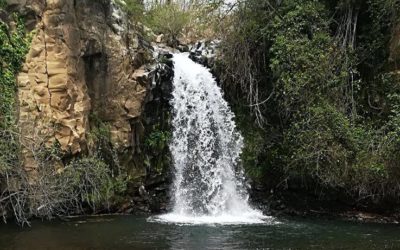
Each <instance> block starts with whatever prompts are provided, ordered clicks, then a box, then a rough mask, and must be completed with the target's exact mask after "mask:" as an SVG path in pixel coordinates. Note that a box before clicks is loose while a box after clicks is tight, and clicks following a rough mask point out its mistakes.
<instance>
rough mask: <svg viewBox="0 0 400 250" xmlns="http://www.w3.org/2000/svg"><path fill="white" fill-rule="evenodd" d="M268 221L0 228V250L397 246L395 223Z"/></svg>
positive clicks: (125, 219) (135, 220)
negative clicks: (236, 223) (224, 224)
mask: <svg viewBox="0 0 400 250" xmlns="http://www.w3.org/2000/svg"><path fill="white" fill-rule="evenodd" d="M281 221H282V223H281V224H273V225H242V226H240V225H236V226H235V225H232V226H228V225H226V226H217V225H214V226H212V225H208V226H205V225H192V226H187V225H171V224H169V225H168V224H159V223H154V222H153V223H152V222H147V220H146V218H145V217H137V216H115V217H97V218H80V219H74V220H71V221H68V222H51V223H50V222H39V221H37V222H34V223H32V228H25V229H20V228H18V227H16V226H14V225H7V226H4V225H1V226H0V249H32V250H36V249H40V250H41V249H61V250H62V249H257V248H258V249H265V248H268V249H360V250H361V249H362V250H364V249H400V238H399V235H400V227H399V226H397V225H377V224H357V223H350V222H340V221H328V220H327V221H324V220H318V221H316V220H302V219H296V220H293V219H290V220H285V219H281Z"/></svg>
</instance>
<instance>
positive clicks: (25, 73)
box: [17, 0, 151, 176]
mask: <svg viewBox="0 0 400 250" xmlns="http://www.w3.org/2000/svg"><path fill="white" fill-rule="evenodd" d="M17 2H18V3H17V4H20V5H23V7H24V8H27V9H29V10H31V12H34V13H35V15H36V18H37V19H36V20H37V23H36V27H35V31H34V32H35V33H34V35H33V39H32V44H31V49H30V51H29V53H28V55H27V57H26V62H25V64H24V66H23V69H22V71H21V73H20V74H19V75H18V77H17V82H18V99H19V103H20V110H19V127H20V130H21V134H22V138H23V139H22V140H23V141H22V145H23V147H24V148H23V152H22V155H23V160H24V167H25V169H26V171H27V172H29V173H31V175H32V176H34V175H35V172H36V169H37V163H36V161H35V155H34V153H33V152H32V147H34V144H35V143H37V142H38V140H43V142H44V143H46V144H47V145H48V146H51V145H52V144H53V143H55V142H56V141H57V142H58V143H59V144H60V146H61V149H62V150H63V151H64V152H68V153H69V154H71V155H74V154H77V153H79V152H82V151H85V150H86V148H87V134H88V133H89V119H90V118H89V117H90V116H89V115H90V114H91V115H93V114H94V115H95V116H96V119H101V120H102V121H105V122H107V123H108V124H109V125H110V127H111V129H110V131H111V140H112V143H113V144H114V147H115V148H117V149H125V148H128V147H133V148H135V146H137V133H136V130H140V122H139V121H138V117H139V116H140V115H141V113H142V110H143V107H144V103H145V99H146V96H147V94H148V89H149V84H150V79H149V77H148V74H149V72H148V70H147V68H146V64H147V63H149V62H150V61H151V56H150V53H149V50H148V48H147V47H146V45H145V44H144V42H143V40H142V39H140V34H139V33H138V32H136V30H137V29H135V27H133V26H132V24H130V23H129V22H128V21H127V18H126V17H125V16H124V13H123V12H122V11H121V10H120V9H119V7H118V6H116V5H115V4H114V3H113V2H112V1H110V0H102V1H97V0H96V1H94V0H41V1H40V0H26V1H17Z"/></svg>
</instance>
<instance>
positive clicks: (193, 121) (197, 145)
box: [157, 53, 266, 224]
mask: <svg viewBox="0 0 400 250" xmlns="http://www.w3.org/2000/svg"><path fill="white" fill-rule="evenodd" d="M173 61H174V71H175V76H174V82H173V85H174V90H173V99H172V106H173V115H174V117H173V121H172V125H173V128H174V131H173V137H172V141H171V143H170V149H171V153H172V157H173V164H174V169H175V180H174V190H173V191H174V197H173V198H174V206H173V211H172V212H171V213H169V214H165V215H161V216H159V217H157V218H158V219H157V220H160V221H168V222H177V223H228V224H236V223H262V222H264V220H263V219H265V218H266V217H265V216H264V215H263V214H262V213H261V212H260V211H258V210H256V209H253V208H252V207H251V206H250V205H249V204H248V193H247V190H246V187H245V181H244V177H243V171H242V168H241V167H240V165H239V161H240V154H241V151H242V147H243V138H242V136H241V134H240V133H239V132H238V131H237V129H236V125H235V122H234V114H233V112H232V111H231V110H230V108H229V106H228V103H227V102H226V101H225V100H224V99H223V96H222V91H221V89H220V88H219V87H218V85H217V83H216V81H215V79H214V77H213V76H212V74H211V73H210V71H209V70H208V69H207V68H205V67H203V66H201V65H200V64H197V63H195V62H193V61H192V60H190V59H189V58H188V54H186V53H182V54H175V55H174V58H173Z"/></svg>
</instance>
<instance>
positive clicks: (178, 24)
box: [145, 3, 190, 45]
mask: <svg viewBox="0 0 400 250" xmlns="http://www.w3.org/2000/svg"><path fill="white" fill-rule="evenodd" d="M189 20H190V14H189V12H187V11H184V10H182V9H181V7H180V6H179V5H178V4H173V3H172V4H167V5H156V6H155V7H154V8H152V9H151V10H150V11H149V12H148V13H146V17H145V23H146V25H147V26H149V27H151V28H152V29H153V31H154V32H156V33H159V34H164V35H165V36H166V38H167V41H168V43H169V44H171V45H176V41H177V39H178V38H179V36H180V35H181V32H182V31H183V29H184V28H185V27H186V26H187V25H188V24H189Z"/></svg>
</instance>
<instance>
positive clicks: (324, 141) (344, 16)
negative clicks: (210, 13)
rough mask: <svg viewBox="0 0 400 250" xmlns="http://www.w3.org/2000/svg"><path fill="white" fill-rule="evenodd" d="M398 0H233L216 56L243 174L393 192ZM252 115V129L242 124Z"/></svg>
mask: <svg viewBox="0 0 400 250" xmlns="http://www.w3.org/2000/svg"><path fill="white" fill-rule="evenodd" d="M399 4H400V2H399V1H396V0H391V1H381V0H369V1H365V2H364V1H311V0H295V1H285V0H283V1H276V2H274V1H267V0H265V1H264V0H263V1H255V0H249V1H246V2H245V3H241V4H240V5H239V7H238V9H237V10H236V13H235V15H234V17H233V18H232V20H233V25H232V26H233V27H235V28H234V29H231V30H229V31H228V32H227V33H226V34H225V35H224V41H223V51H224V53H223V58H222V60H221V62H220V63H221V65H222V67H221V68H222V69H223V70H224V69H225V70H224V72H223V74H222V79H223V82H224V87H225V89H226V90H227V92H228V93H230V99H231V100H232V102H233V103H234V106H235V109H236V110H237V114H238V120H239V124H240V126H241V127H242V130H243V131H244V135H245V143H246V145H245V149H244V152H243V156H242V158H243V162H244V165H245V167H246V169H247V171H248V173H249V174H251V175H252V176H253V178H255V179H257V180H259V181H260V182H263V178H264V180H265V182H266V179H265V178H267V176H268V175H272V176H277V175H279V176H280V179H279V180H277V181H276V182H275V184H277V183H280V182H281V180H288V179H289V180H290V179H293V180H298V179H300V180H308V181H309V180H312V182H313V183H316V184H318V185H320V186H321V187H323V188H327V189H334V190H345V191H346V192H347V193H348V194H349V195H350V196H353V197H357V199H359V200H363V199H364V198H366V199H367V200H368V199H370V198H371V197H372V198H374V199H384V198H388V197H397V196H398V193H399V192H400V189H399V188H398V187H399V184H400V183H399V181H398V180H399V179H398V176H399V171H398V170H397V169H398V168H399V165H398V158H399V157H398V153H396V152H398V150H399V143H398V136H399V133H398V127H399V125H400V124H399V123H398V121H399V118H398V117H399V116H398V115H399V111H398V108H399V105H398V101H399V99H398V97H399V87H398V86H399V83H400V79H399V76H398V75H397V74H394V73H391V70H392V69H391V68H392V66H393V65H392V64H391V62H390V60H389V54H390V49H389V48H390V46H389V42H390V40H391V39H392V37H393V36H392V32H393V30H394V27H395V25H396V24H397V23H398V17H399V13H398V10H399ZM332 17H333V18H332ZM349 27H350V28H349ZM353 29H354V30H355V31H354V30H353ZM353 36H354V37H353ZM237 58H241V59H243V60H237ZM243 99H245V101H246V104H245V105H243ZM249 111H252V114H253V115H252V117H251V118H250V117H249V116H248V115H247V114H248V112H249ZM254 122H256V123H257V124H258V125H259V130H254V129H252V131H250V132H247V130H248V128H249V125H248V124H254ZM256 131H257V132H256ZM265 184H266V185H267V184H268V183H265ZM304 184H306V183H304Z"/></svg>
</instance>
